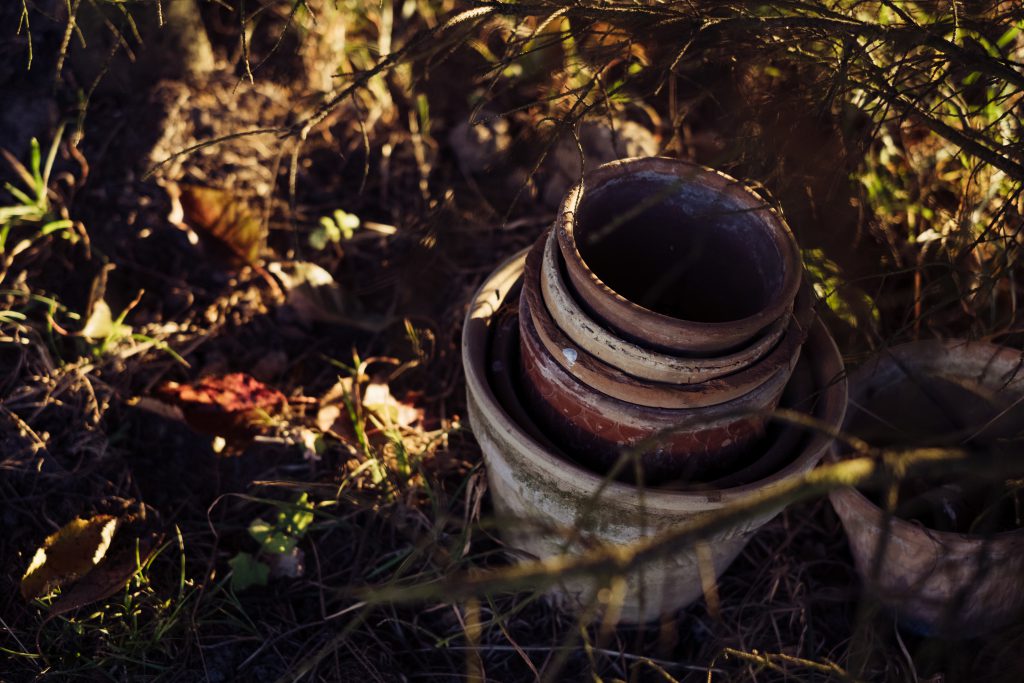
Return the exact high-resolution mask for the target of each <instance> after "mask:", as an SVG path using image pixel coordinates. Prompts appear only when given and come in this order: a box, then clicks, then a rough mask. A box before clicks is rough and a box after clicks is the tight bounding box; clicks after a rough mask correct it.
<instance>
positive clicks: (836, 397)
mask: <svg viewBox="0 0 1024 683" xmlns="http://www.w3.org/2000/svg"><path fill="white" fill-rule="evenodd" d="M525 255H526V252H525V251H523V252H521V253H520V254H517V255H516V256H514V257H513V258H511V259H509V260H508V261H506V262H505V263H503V264H502V265H501V266H499V267H498V268H497V270H495V271H494V273H493V274H492V275H491V277H490V278H488V279H487V281H486V282H484V284H483V285H482V286H481V287H480V289H479V290H478V292H477V293H476V296H475V297H474V299H473V302H472V304H471V306H470V310H469V312H468V314H467V317H466V324H465V328H464V330H463V338H462V344H463V347H462V354H463V364H464V367H465V372H466V385H467V394H468V407H469V419H470V423H471V426H472V430H473V434H474V436H475V437H476V439H477V441H478V442H479V444H480V447H481V450H482V451H483V457H484V463H485V465H486V467H487V477H488V482H489V485H490V491H491V496H492V500H493V503H494V509H495V512H496V513H497V514H498V515H499V516H500V517H502V518H504V519H506V520H518V521H519V522H520V523H516V524H506V527H505V529H504V530H503V532H502V536H503V538H504V539H505V541H506V542H507V543H508V544H509V545H510V546H511V547H512V548H515V549H518V550H521V551H523V553H524V556H527V557H529V556H532V557H548V556H552V555H555V554H560V553H562V552H573V550H574V549H575V548H578V547H579V545H578V544H573V545H570V546H569V548H568V549H566V548H564V547H563V546H564V541H563V540H562V539H563V538H564V537H565V534H560V533H558V530H559V529H561V530H563V531H570V530H573V529H576V530H579V532H581V541H580V543H584V544H585V543H586V542H587V540H588V539H590V540H596V541H600V542H606V543H618V544H628V543H631V542H634V541H637V540H639V539H641V538H643V537H645V536H648V535H651V534H654V533H656V532H658V531H661V530H664V529H667V528H669V527H672V526H675V525H679V524H681V523H685V522H690V521H692V520H694V519H695V518H698V517H699V516H701V515H703V514H706V513H708V512H711V511H713V510H716V509H719V508H721V507H723V506H726V505H728V504H730V503H732V502H733V501H735V500H737V499H739V498H742V497H744V496H746V495H748V494H751V493H753V492H755V491H765V490H770V489H771V488H773V487H775V486H778V485H779V484H780V483H781V482H783V481H784V480H786V479H788V478H790V477H792V476H795V475H799V474H801V473H803V472H806V471H808V470H810V469H811V468H813V467H814V465H815V464H816V463H817V462H818V460H819V459H820V458H821V457H822V455H824V453H825V452H826V450H827V449H828V447H829V444H830V439H829V438H827V437H825V436H824V435H821V434H815V435H808V436H807V437H806V438H804V439H803V440H802V443H801V445H800V446H799V447H797V448H796V449H795V452H794V453H793V456H792V458H789V459H788V463H787V464H785V465H784V466H782V468H781V469H778V470H777V471H776V472H774V473H773V474H770V475H768V476H766V477H764V478H762V479H759V480H758V481H756V482H754V483H750V484H745V485H742V486H736V487H734V488H726V489H713V490H704V491H668V490H657V489H648V490H644V491H641V490H640V489H638V488H637V487H635V486H632V485H629V484H623V483H619V482H606V481H604V480H603V479H602V478H601V477H600V476H598V475H596V474H594V473H593V472H591V471H589V470H586V469H583V468H582V467H580V466H577V465H576V464H574V463H572V462H571V461H569V460H568V459H566V458H565V457H563V456H561V455H558V454H556V453H553V452H552V451H551V450H550V449H548V448H545V447H544V446H542V445H541V444H540V443H538V441H537V440H536V439H534V438H532V437H531V436H530V435H529V433H528V431H527V430H526V429H524V428H523V427H522V426H521V425H519V424H517V423H516V421H515V420H513V419H512V418H511V417H510V416H509V412H508V411H507V410H506V409H505V408H504V407H503V406H502V404H501V403H500V401H499V400H498V399H497V398H496V395H495V392H494V391H493V389H492V387H491V385H490V383H489V381H488V373H487V368H488V363H489V362H490V361H491V359H489V358H488V347H489V344H488V334H489V325H490V322H491V319H492V317H493V316H494V313H495V312H496V311H497V310H498V308H499V307H500V306H501V304H502V302H503V301H504V299H505V296H506V295H507V293H508V292H509V290H510V289H511V288H512V287H513V285H515V284H516V282H517V281H518V280H519V278H520V277H521V274H522V271H523V263H524V260H525ZM802 356H803V360H801V363H808V364H810V367H811V368H813V374H814V378H815V385H816V389H815V392H814V393H815V394H816V395H818V396H819V398H818V399H817V401H816V404H815V406H814V409H813V414H814V415H815V416H816V417H817V418H818V419H820V420H823V421H825V422H827V423H828V424H830V425H834V426H838V425H840V424H841V423H842V420H843V416H844V413H845V410H846V382H845V380H844V379H843V366H842V359H841V357H840V355H839V351H838V349H837V348H836V346H835V343H834V342H833V341H832V338H831V337H830V336H829V334H828V332H827V330H826V329H825V328H824V326H823V325H822V324H821V323H820V321H819V322H816V324H815V325H814V326H813V329H812V331H811V333H810V337H809V339H808V341H807V344H806V346H805V349H804V352H803V354H802ZM779 511H780V510H773V511H771V512H769V513H766V514H764V515H761V516H760V517H758V518H755V519H751V520H748V521H747V522H746V523H745V524H743V525H741V526H737V527H736V528H733V529H730V530H729V531H727V532H725V533H722V534H720V535H718V536H717V537H715V538H714V539H712V541H711V542H710V543H709V544H708V550H709V556H710V560H711V563H712V564H713V570H714V575H715V577H717V576H719V575H720V574H721V573H722V572H723V571H725V569H726V567H728V566H729V564H730V563H731V562H732V561H733V560H734V559H735V558H736V556H737V555H739V553H740V551H741V550H742V549H743V547H744V546H745V545H746V543H747V541H749V540H750V538H751V537H752V536H753V534H754V533H755V532H756V531H757V529H759V528H760V527H761V526H762V525H764V524H765V523H766V522H767V521H769V520H770V519H771V518H772V517H774V516H775V515H776V514H777V513H778V512H779ZM531 522H532V524H531ZM704 564H705V566H706V564H707V563H706V562H705V563H704ZM705 578H706V579H710V578H711V577H705ZM594 588H595V586H594V582H593V581H589V580H573V581H571V582H566V583H565V584H563V585H561V586H560V587H559V589H558V590H556V591H553V592H552V594H551V597H552V598H553V599H555V600H557V601H559V602H560V603H561V604H562V605H563V606H564V607H565V608H567V609H569V610H573V609H578V608H579V606H581V605H582V604H585V603H586V602H587V601H588V600H589V599H590V596H591V595H592V594H593V590H594ZM702 593H703V589H702V581H701V566H700V564H699V563H698V560H697V554H696V552H695V550H693V549H689V550H687V551H684V552H680V553H678V554H676V555H673V556H671V557H668V558H665V559H661V560H657V561H655V562H651V563H649V564H647V565H646V566H644V567H643V568H642V569H641V570H640V571H638V572H636V573H635V574H633V575H631V576H629V577H627V591H626V595H625V598H624V600H623V603H622V606H621V619H622V620H624V621H628V622H641V621H648V620H651V619H655V618H657V617H658V616H659V615H661V614H664V613H670V612H674V611H676V610H678V609H680V608H682V607H685V606H686V605H688V604H690V603H691V602H693V601H694V600H696V599H697V598H699V597H700V596H701V595H702Z"/></svg>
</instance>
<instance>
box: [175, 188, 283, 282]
mask: <svg viewBox="0 0 1024 683" xmlns="http://www.w3.org/2000/svg"><path fill="white" fill-rule="evenodd" d="M180 200H181V208H182V211H183V215H184V219H185V222H186V223H187V224H188V225H190V226H191V227H192V228H193V229H195V230H196V231H197V232H199V233H200V234H202V235H206V236H208V237H212V238H214V239H215V240H216V241H217V242H218V243H220V244H221V245H223V246H225V247H227V249H228V251H229V252H230V253H231V254H233V255H234V256H235V258H236V260H237V261H240V262H241V263H244V264H250V265H252V264H255V263H256V261H257V260H258V259H259V256H260V249H261V248H262V246H263V225H262V223H261V222H260V219H259V218H258V217H256V216H254V215H253V214H252V213H251V212H250V211H249V209H248V207H247V206H246V205H245V203H244V202H242V201H241V200H239V199H238V198H237V197H235V196H234V195H233V194H232V193H230V192H228V191H227V190H220V189H216V188H212V187H202V186H198V185H186V186H184V187H182V188H181V197H180Z"/></svg>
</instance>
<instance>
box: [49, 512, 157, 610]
mask: <svg viewBox="0 0 1024 683" xmlns="http://www.w3.org/2000/svg"><path fill="white" fill-rule="evenodd" d="M161 540H162V536H160V535H159V534H157V533H156V532H150V533H148V534H147V535H145V536H143V537H142V538H140V539H139V545H138V554H136V548H135V544H134V543H126V544H123V545H122V546H121V548H120V549H119V550H118V551H117V552H115V553H111V554H109V555H108V556H107V557H105V558H104V559H103V561H102V562H100V563H99V564H98V565H96V568H95V569H93V570H92V571H91V572H89V573H88V574H86V575H85V576H83V577H82V578H81V579H79V580H78V581H77V582H76V583H75V584H74V585H73V586H71V587H70V588H68V589H67V590H65V591H64V592H62V593H61V596H60V597H59V598H58V599H57V600H56V601H55V602H54V603H53V604H52V605H50V615H51V616H57V615H59V614H64V613H65V612H70V611H72V610H76V609H78V608H79V607H85V606H86V605H89V604H92V603H94V602H99V601H100V600H106V599H107V598H109V597H110V596H112V595H114V594H115V593H117V592H118V591H119V590H121V589H122V588H124V586H125V584H126V583H128V580H129V579H130V578H131V577H132V575H133V574H135V571H136V570H137V569H138V568H139V566H140V565H145V564H146V562H148V561H149V558H150V556H151V555H152V554H153V553H154V552H156V549H157V547H158V546H159V545H160V541H161Z"/></svg>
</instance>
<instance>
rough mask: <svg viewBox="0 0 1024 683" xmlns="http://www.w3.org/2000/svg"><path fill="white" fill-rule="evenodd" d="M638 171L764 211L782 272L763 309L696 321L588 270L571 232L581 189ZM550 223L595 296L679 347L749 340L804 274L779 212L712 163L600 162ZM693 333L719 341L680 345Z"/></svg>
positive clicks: (781, 310)
mask: <svg viewBox="0 0 1024 683" xmlns="http://www.w3.org/2000/svg"><path fill="white" fill-rule="evenodd" d="M639 172H649V173H655V174H659V175H666V176H676V177H678V178H680V179H681V180H682V181H684V182H691V183H692V182H700V183H701V184H704V185H705V186H708V187H710V188H712V189H714V190H717V191H719V192H720V193H722V194H724V195H727V196H728V197H730V198H732V199H734V200H738V201H739V202H740V203H742V204H744V205H746V206H749V207H750V209H751V211H756V212H764V214H765V218H766V220H765V226H766V227H769V228H770V229H769V230H768V233H769V235H770V237H771V240H772V243H773V244H774V245H775V247H776V248H777V249H778V251H779V256H780V258H781V263H782V269H783V273H782V282H781V283H780V285H779V287H778V289H777V290H776V291H775V292H773V293H772V295H771V298H770V300H769V302H768V303H767V304H766V305H765V306H763V307H762V308H761V310H759V311H758V312H756V313H753V314H752V315H749V316H746V317H743V318H739V319H737V320H730V321H725V322H697V321H693V320H685V319H683V318H675V317H672V316H669V315H665V314H663V313H658V312H656V311H653V310H651V309H649V308H647V307H645V306H641V305H640V304H638V303H635V302H633V301H631V300H629V299H627V298H626V297H624V296H622V295H621V294H619V293H618V292H616V291H615V290H614V289H612V288H611V287H609V286H608V285H607V284H606V283H605V282H604V281H603V280H602V279H601V278H600V277H598V275H597V274H596V273H594V271H592V270H591V269H590V266H588V265H587V263H586V261H584V259H583V256H582V255H581V254H580V251H579V249H578V247H577V245H576V238H575V235H574V232H573V231H574V227H575V219H576V214H577V211H578V208H579V206H580V203H581V202H582V201H584V199H585V196H584V195H585V190H586V189H587V187H588V186H589V189H590V190H591V191H594V190H596V189H597V188H599V187H601V186H602V185H604V184H605V183H607V182H610V181H612V180H615V179H617V178H622V177H625V176H629V175H633V174H635V173H639ZM554 227H555V231H556V235H557V237H558V245H559V248H560V250H561V252H562V257H563V258H564V259H565V261H566V264H567V265H570V264H571V266H572V267H573V268H575V269H576V270H577V271H578V272H580V273H582V275H583V277H582V278H581V280H582V282H581V284H583V285H584V286H585V287H587V288H590V290H591V293H592V294H593V295H596V298H600V299H603V300H605V301H606V302H607V304H608V308H609V309H614V310H616V311H617V313H618V314H619V315H620V316H621V317H627V316H635V317H638V318H640V319H645V320H646V321H648V322H649V323H650V324H651V325H652V326H658V327H659V328H661V329H664V330H665V333H664V335H661V334H659V338H658V339H652V340H651V342H652V343H653V344H656V345H658V346H661V347H664V348H669V349H674V350H678V351H682V352H701V351H702V350H714V349H718V348H723V347H724V348H728V347H729V346H735V345H737V344H742V343H744V342H745V341H747V340H749V339H750V338H751V337H753V336H754V335H756V334H757V333H759V332H761V331H762V330H765V329H766V328H767V327H769V326H770V325H771V324H772V323H773V322H774V321H775V320H777V319H778V318H779V317H780V316H782V315H784V314H785V311H786V309H787V307H788V306H789V305H790V304H791V303H792V301H793V299H794V298H795V296H796V293H797V290H798V289H799V287H800V281H801V279H802V278H801V274H802V271H803V265H802V260H801V257H800V249H799V247H798V246H797V243H796V239H795V238H794V237H793V233H792V231H791V230H790V228H789V225H788V224H787V223H786V221H785V219H784V218H783V217H782V215H781V214H780V213H779V212H778V211H777V210H776V209H775V208H773V207H772V206H770V205H769V204H768V203H767V202H765V201H764V200H763V199H762V198H761V197H759V196H758V195H757V194H756V193H755V192H754V191H753V190H752V189H751V188H750V187H749V186H748V185H746V184H744V183H742V182H741V181H739V180H737V179H736V178H733V177H732V176H729V175H727V174H725V173H722V172H721V171H717V170H715V169H713V168H709V167H707V166H702V165H700V164H696V163H693V162H691V161H686V160H682V159H672V158H669V157H634V158H629V159H620V160H618V161H612V162H609V163H607V164H604V165H602V166H600V167H598V168H597V169H595V170H594V171H593V172H592V173H590V174H589V177H584V179H583V180H581V181H580V182H579V183H577V184H576V185H574V186H573V187H572V188H571V189H570V190H569V191H568V192H567V193H566V195H565V197H564V198H563V200H562V203H561V205H560V206H559V209H558V214H557V216H556V218H555V226H554ZM580 296H581V297H583V298H584V299H585V300H586V299H587V297H586V295H585V293H584V292H580ZM693 335H698V336H700V335H714V336H716V337H718V338H719V339H720V340H723V341H721V342H718V343H697V344H680V343H679V341H678V340H679V339H680V338H683V339H688V338H690V337H691V336H693ZM723 342H724V343H723Z"/></svg>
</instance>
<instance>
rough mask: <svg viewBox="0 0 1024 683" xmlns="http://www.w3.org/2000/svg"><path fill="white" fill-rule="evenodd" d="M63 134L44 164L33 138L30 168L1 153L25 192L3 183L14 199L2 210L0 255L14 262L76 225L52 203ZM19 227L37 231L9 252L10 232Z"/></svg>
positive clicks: (58, 132) (37, 141)
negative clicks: (40, 242)
mask: <svg viewBox="0 0 1024 683" xmlns="http://www.w3.org/2000/svg"><path fill="white" fill-rule="evenodd" d="M62 133H63V127H62V128H60V129H58V130H57V134H56V135H55V136H54V138H53V142H52V143H51V144H50V149H49V151H48V152H47V154H46V159H45V161H44V160H43V156H42V149H41V147H40V145H39V140H37V139H36V138H32V141H31V143H30V152H29V167H28V168H26V167H25V165H24V164H22V163H21V162H20V161H18V160H17V159H16V158H15V157H14V156H13V155H12V154H11V153H10V152H8V151H7V150H0V153H2V154H3V156H4V158H5V159H6V160H7V163H8V164H9V165H10V166H11V168H12V169H13V170H14V172H15V173H16V174H17V175H18V177H20V178H21V180H22V182H23V183H24V188H19V187H17V186H15V185H14V184H12V183H4V190H6V191H7V193H8V194H9V195H10V196H11V197H12V198H13V199H14V203H13V204H10V205H7V206H0V254H8V258H13V257H14V256H15V255H16V254H18V253H20V252H22V251H24V250H25V249H27V248H28V247H30V246H31V245H32V243H33V242H34V241H35V240H37V239H39V238H42V237H46V236H47V235H52V234H54V233H58V232H64V231H68V230H70V228H71V227H72V226H73V225H74V223H73V222H72V221H71V219H70V218H68V216H67V212H66V211H65V210H64V209H63V208H61V209H55V208H54V206H53V205H52V204H51V201H50V189H49V184H50V174H51V172H52V171H53V164H54V162H55V161H56V159H57V150H58V149H59V147H60V140H61V136H62ZM18 225H31V226H37V227H38V230H37V231H36V232H35V233H34V234H33V235H32V236H30V237H28V238H25V239H23V240H21V241H20V242H18V243H17V244H16V245H14V246H13V247H12V248H11V249H10V250H8V248H7V240H8V238H9V237H10V233H11V229H12V228H13V227H15V226H18ZM67 234H69V235H70V234H72V233H67Z"/></svg>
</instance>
